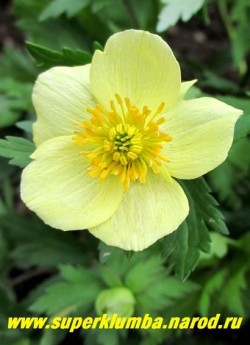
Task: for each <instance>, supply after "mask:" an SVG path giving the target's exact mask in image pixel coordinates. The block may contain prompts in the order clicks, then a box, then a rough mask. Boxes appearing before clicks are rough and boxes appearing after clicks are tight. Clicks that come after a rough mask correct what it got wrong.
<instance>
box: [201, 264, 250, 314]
mask: <svg viewBox="0 0 250 345" xmlns="http://www.w3.org/2000/svg"><path fill="white" fill-rule="evenodd" d="M243 260H244V259H242V257H239V258H237V257H235V259H234V261H232V262H231V263H229V264H227V266H226V267H224V268H222V269H220V270H218V271H217V272H216V273H215V272H213V271H212V272H211V273H210V275H209V277H208V279H207V280H206V282H203V284H202V286H203V289H202V293H201V297H200V302H199V306H200V312H201V314H202V315H204V316H207V315H210V314H211V315H212V314H213V313H214V312H216V311H218V308H220V309H221V310H223V309H226V310H229V311H230V312H231V313H234V314H237V315H239V316H242V315H245V308H244V305H243V300H242V292H243V291H244V289H246V287H247V284H246V272H247V269H248V267H247V265H246V264H245V262H243ZM215 309H216V310H215Z"/></svg>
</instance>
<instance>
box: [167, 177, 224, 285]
mask: <svg viewBox="0 0 250 345" xmlns="http://www.w3.org/2000/svg"><path fill="white" fill-rule="evenodd" d="M179 182H180V184H181V185H182V187H183V189H184V191H185V193H186V195H187V197H188V200H189V207H190V211H189V215H188V217H187V218H186V220H185V221H184V222H183V223H182V225H181V226H180V227H179V229H177V230H176V231H174V232H173V233H172V234H170V235H168V236H166V237H165V238H164V239H163V244H164V252H165V255H166V256H167V262H168V264H169V265H170V267H171V268H172V269H173V270H174V271H175V274H176V276H177V277H179V278H180V279H186V278H187V277H188V275H189V274H190V273H191V272H192V270H193V269H194V268H195V266H196V264H197V263H198V260H199V256H200V251H203V252H205V253H207V252H209V251H210V236H209V230H213V231H217V232H219V233H227V232H228V231H227V228H226V225H225V223H224V217H223V215H222V214H221V213H220V211H219V210H218V208H217V202H216V201H215V199H214V198H213V197H212V195H211V194H210V188H209V187H208V185H207V183H206V182H205V180H204V178H199V179H195V180H190V181H185V182H184V181H179Z"/></svg>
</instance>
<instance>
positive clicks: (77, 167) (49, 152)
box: [21, 136, 123, 230]
mask: <svg viewBox="0 0 250 345" xmlns="http://www.w3.org/2000/svg"><path fill="white" fill-rule="evenodd" d="M80 150H81V147H80V146H77V145H76V144H75V143H74V142H73V140H72V137H70V136H63V137H57V138H54V139H50V140H47V141H46V142H45V143H43V144H41V145H40V146H39V147H38V149H37V150H36V151H35V153H34V154H33V158H34V159H35V160H34V161H33V162H32V163H30V164H29V165H28V166H27V167H26V168H25V169H24V171H23V174H22V183H21V197H22V199H23V201H24V203H25V204H26V205H27V206H28V207H29V208H30V209H31V210H32V211H34V212H35V213H37V215H38V216H39V217H40V218H41V219H43V221H44V222H45V223H46V224H49V225H51V226H52V227H54V228H57V229H61V230H78V229H86V228H88V227H93V226H96V225H98V224H100V223H102V222H104V221H105V220H107V219H108V218H109V217H110V216H111V215H112V214H113V213H114V212H115V210H116V209H117V208H118V205H119V204H120V202H121V198H122V192H123V190H122V186H121V184H120V182H119V180H118V179H116V178H115V177H114V176H111V177H109V178H107V179H106V180H105V181H104V182H102V183H98V182H97V181H96V179H93V178H91V177H89V176H88V173H87V168H88V162H87V161H86V159H85V158H83V157H81V156H80V155H79V152H80Z"/></svg>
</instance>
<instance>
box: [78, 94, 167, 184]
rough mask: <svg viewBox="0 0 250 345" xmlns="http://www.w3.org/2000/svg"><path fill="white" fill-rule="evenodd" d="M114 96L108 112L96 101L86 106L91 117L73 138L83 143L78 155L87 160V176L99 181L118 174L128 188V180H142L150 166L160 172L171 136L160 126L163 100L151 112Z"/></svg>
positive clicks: (127, 99)
mask: <svg viewBox="0 0 250 345" xmlns="http://www.w3.org/2000/svg"><path fill="white" fill-rule="evenodd" d="M115 97H116V103H115V102H114V101H113V100H112V101H111V102H110V110H109V111H107V110H106V109H104V108H103V107H102V106H100V105H99V104H97V106H96V107H95V108H88V109H87V111H88V113H89V114H90V115H91V117H90V119H89V121H83V123H82V124H81V125H79V128H80V130H79V131H77V132H76V133H75V136H74V138H73V139H74V140H75V142H76V143H77V144H79V145H82V146H83V151H82V152H81V155H83V156H85V157H87V158H88V159H89V162H90V166H89V168H88V173H89V175H90V176H92V177H99V181H102V180H104V179H105V178H106V177H107V176H108V175H110V174H111V175H118V176H119V177H120V181H121V183H122V184H123V185H124V189H125V190H128V188H129V186H130V183H131V181H136V180H139V181H140V182H141V183H145V182H146V176H147V173H148V170H149V169H152V170H153V172H154V173H155V174H158V173H159V172H160V170H161V166H162V162H163V161H164V162H167V161H168V159H167V158H166V157H165V156H163V155H161V150H162V148H163V144H164V142H169V141H171V140H172V138H171V136H170V135H169V134H166V133H163V132H161V131H160V128H159V127H160V125H161V124H162V123H163V122H164V121H165V119H164V118H163V117H160V116H159V115H160V114H161V112H162V111H163V108H164V103H161V104H160V106H159V107H158V109H157V110H156V112H155V113H152V111H151V110H150V109H149V108H148V107H147V106H144V107H143V109H142V110H140V109H138V108H137V107H136V106H135V105H132V104H131V102H130V100H129V98H125V99H124V100H123V99H122V98H121V97H120V96H119V95H118V94H116V95H115Z"/></svg>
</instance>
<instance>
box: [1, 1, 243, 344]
mask: <svg viewBox="0 0 250 345" xmlns="http://www.w3.org/2000/svg"><path fill="white" fill-rule="evenodd" d="M249 22H250V3H249V1H248V0H237V1H234V0H93V1H91V0H70V1H69V0H51V1H49V0H39V1H37V0H0V136H1V139H0V344H1V345H65V344H76V345H79V344H84V345H118V344H135V345H137V344H140V345H156V344H166V345H168V344H169V345H174V344H176V345H179V344H183V342H185V344H187V345H189V344H190V345H193V344H194V345H195V344H200V343H201V342H202V343H203V344H204V345H205V344H211V343H213V344H214V345H223V344H229V345H230V344H238V343H241V344H247V343H248V339H249V335H250V331H249V316H250V298H249V296H250V280H249V277H250V233H249V230H250V199H249V195H250V179H249V169H250V155H249V152H250V143H249V133H250V99H249V96H250V91H249V84H250V68H249V61H250V54H249V52H250V26H249ZM128 28H134V29H143V30H148V31H150V32H153V33H158V34H159V35H161V36H162V37H163V38H164V39H165V40H166V41H167V43H168V44H169V45H170V47H171V48H172V50H173V51H174V53H175V55H176V57H177V59H178V61H179V63H180V65H181V69H182V78H183V80H190V79H194V78H195V79H198V82H197V84H196V86H194V87H193V88H192V90H190V92H189V93H188V95H187V97H188V98H194V97H201V96H203V95H212V96H213V97H216V98H218V99H220V100H222V101H225V102H226V103H228V104H231V105H233V106H235V107H237V108H240V109H243V110H244V113H245V115H244V116H243V117H244V119H241V120H240V121H239V123H238V124H237V128H236V133H235V140H234V143H233V146H232V149H231V151H230V153H229V157H228V159H227V161H226V162H225V163H223V164H222V165H221V166H220V167H218V168H217V169H215V170H214V171H213V172H211V173H209V174H208V175H207V176H205V180H202V181H198V182H190V184H189V188H190V190H192V193H190V196H189V197H190V200H192V205H193V206H192V209H191V213H192V214H194V215H195V217H196V223H195V224H194V223H192V220H190V219H189V220H188V221H187V225H188V230H185V231H188V232H187V234H188V236H190V237H188V239H187V240H186V242H185V243H184V240H183V239H180V241H181V242H179V240H178V236H177V235H174V236H172V237H169V236H167V237H166V238H165V239H163V240H162V241H158V242H157V244H156V245H154V246H152V247H150V248H149V249H147V250H145V251H143V252H142V253H137V254H133V253H124V252H123V251H121V250H119V249H115V248H110V247H107V246H105V245H104V244H99V243H98V241H97V240H96V239H95V238H93V237H92V236H90V235H89V234H88V233H87V231H84V232H83V231H82V232H73V233H72V232H71V233H64V232H60V231H57V230H54V229H51V228H49V227H48V226H45V225H44V224H43V223H42V222H41V221H40V220H39V219H38V218H37V217H36V216H35V215H34V214H32V213H31V212H30V211H28V210H27V209H26V208H25V206H24V205H23V204H22V202H21V200H20V197H19V182H20V175H21V169H20V168H23V167H24V166H25V165H27V163H28V162H29V154H30V153H31V152H32V151H33V150H34V145H33V144H32V122H33V121H34V120H35V113H34V109H33V106H32V103H31V92H32V87H33V83H34V81H35V79H36V77H37V75H38V74H39V73H41V72H42V71H44V70H46V69H48V68H50V67H53V66H57V65H67V66H74V65H81V64H85V63H88V62H90V61H91V57H92V54H93V52H94V50H95V49H103V48H102V47H103V46H104V45H105V42H106V40H107V39H108V37H109V36H110V35H112V34H113V33H115V32H118V31H121V30H124V29H128ZM205 181H206V182H205ZM205 183H206V184H205ZM208 186H209V187H208ZM196 187H197V191H196V190H195V188H196ZM199 188H202V190H203V191H204V190H205V192H204V193H205V194H204V195H200V194H199ZM209 188H211V190H212V194H209ZM215 200H217V202H218V205H219V206H217V202H216V201H215ZM203 220H204V221H203ZM215 222H216V225H217V228H218V229H219V230H218V229H217V230H216V229H215V228H216V227H213V224H212V223H215ZM226 229H228V230H229V233H230V235H229V236H228V235H226V232H227V230H226ZM183 231H184V230H183V229H179V230H178V231H177V232H176V233H177V234H182V233H183ZM191 232H193V233H195V234H196V235H195V236H196V237H195V238H192V236H191V235H190V233H191ZM185 238H186V237H185ZM118 287H124V288H126V289H128V290H129V291H131V292H132V294H133V296H134V297H135V303H133V305H131V308H132V310H133V315H137V316H140V315H143V314H144V313H150V314H151V315H155V316H162V317H164V318H166V319H168V318H169V317H171V316H180V317H184V316H214V315H215V314H216V313H220V314H222V317H223V318H225V317H227V316H242V317H244V321H243V324H242V327H241V329H240V330H197V329H193V330H188V331H186V330H183V331H180V330H179V331H176V330H172V331H170V330H169V331H166V330H164V331H162V330H161V331H160V330H159V331H158V330H154V331H147V330H133V331H131V330H88V331H83V330H78V331H76V332H74V333H68V331H67V330H60V331H52V330H20V329H19V330H7V319H8V317H9V316H48V317H53V316H55V315H61V316H74V315H78V316H89V315H91V316H96V315H98V314H100V313H102V312H104V311H109V302H110V301H113V302H114V304H115V308H116V309H115V311H117V312H120V313H121V314H122V313H125V311H124V309H123V308H124V306H123V305H122V303H121V300H120V298H118V299H117V300H116V297H115V295H117V294H116V293H114V291H115V290H113V289H117V288H118ZM106 289H109V290H108V295H107V296H108V297H107V298H106V300H105V299H104V300H102V302H101V305H100V299H99V296H100V293H101V292H102V291H103V290H106ZM117 291H118V292H117V293H118V295H119V290H117ZM97 301H99V302H97ZM97 303H99V304H98V307H97ZM125 314H126V313H125Z"/></svg>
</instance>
